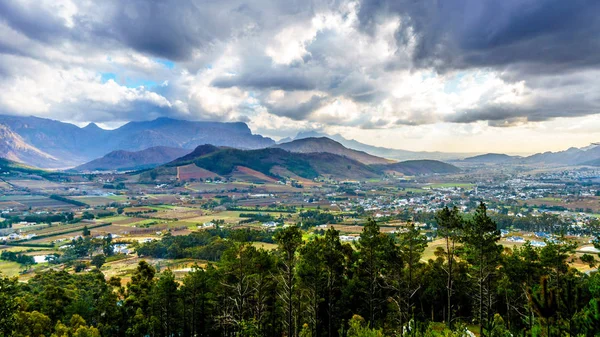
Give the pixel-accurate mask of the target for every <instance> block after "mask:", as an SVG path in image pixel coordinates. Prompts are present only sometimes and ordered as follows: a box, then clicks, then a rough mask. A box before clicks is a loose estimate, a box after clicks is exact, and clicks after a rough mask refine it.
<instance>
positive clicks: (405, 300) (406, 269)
mask: <svg viewBox="0 0 600 337" xmlns="http://www.w3.org/2000/svg"><path fill="white" fill-rule="evenodd" d="M406 228H407V230H406V232H403V233H401V234H400V235H399V236H398V238H397V241H398V242H397V247H398V250H399V251H398V253H399V256H397V257H396V259H398V260H399V261H401V265H399V266H397V267H399V268H398V270H397V272H399V275H398V276H399V277H397V278H396V279H395V280H393V281H392V282H391V283H388V284H391V285H392V289H393V290H394V291H393V294H392V296H391V297H392V298H393V301H394V303H396V305H397V307H398V310H399V313H400V328H401V329H402V328H403V326H404V324H403V323H404V322H408V321H409V320H410V319H412V318H414V312H413V309H414V305H413V297H415V295H416V294H417V291H418V290H419V289H420V288H421V282H420V281H419V277H418V275H417V274H418V270H419V269H420V268H421V267H422V266H421V263H420V260H421V256H422V255H423V251H424V250H425V247H427V238H426V237H425V236H424V235H422V234H421V232H420V230H419V229H418V228H417V227H415V225H414V223H413V222H412V221H409V222H408V224H407V226H406ZM395 267H396V266H395ZM390 269H392V268H390Z"/></svg>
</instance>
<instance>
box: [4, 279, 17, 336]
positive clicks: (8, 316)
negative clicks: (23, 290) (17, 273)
mask: <svg viewBox="0 0 600 337" xmlns="http://www.w3.org/2000/svg"><path fill="white" fill-rule="evenodd" d="M17 286H18V283H17V279H16V278H8V277H4V276H2V274H1V273H0V336H9V335H10V334H11V332H12V331H13V329H14V325H15V317H14V314H15V312H16V310H17V299H16V294H17Z"/></svg>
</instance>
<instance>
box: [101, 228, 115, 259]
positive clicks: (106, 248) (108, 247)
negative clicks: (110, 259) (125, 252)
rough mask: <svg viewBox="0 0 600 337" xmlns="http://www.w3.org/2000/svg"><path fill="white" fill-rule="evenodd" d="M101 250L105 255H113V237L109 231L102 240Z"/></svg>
mask: <svg viewBox="0 0 600 337" xmlns="http://www.w3.org/2000/svg"><path fill="white" fill-rule="evenodd" d="M102 252H103V253H104V255H106V256H113V254H114V253H115V245H114V244H113V237H112V234H110V233H108V234H107V235H106V236H105V237H104V239H103V240H102Z"/></svg>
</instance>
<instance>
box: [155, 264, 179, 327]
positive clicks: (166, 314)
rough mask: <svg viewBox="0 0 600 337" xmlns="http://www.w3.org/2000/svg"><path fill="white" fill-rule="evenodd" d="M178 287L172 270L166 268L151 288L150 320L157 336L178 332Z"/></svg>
mask: <svg viewBox="0 0 600 337" xmlns="http://www.w3.org/2000/svg"><path fill="white" fill-rule="evenodd" d="M178 287H179V284H178V283H177V282H176V281H175V275H174V274H173V272H171V271H170V270H166V271H164V272H162V273H161V274H160V276H159V277H158V279H157V280H156V284H155V285H154V287H153V288H152V296H151V307H152V312H153V320H152V321H153V323H154V326H155V331H156V333H157V335H158V336H164V337H169V336H176V335H178V334H179V333H178V326H179V324H178V323H179V315H178V307H177V305H178V298H179V292H178V289H177V288H178Z"/></svg>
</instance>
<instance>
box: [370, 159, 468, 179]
mask: <svg viewBox="0 0 600 337" xmlns="http://www.w3.org/2000/svg"><path fill="white" fill-rule="evenodd" d="M376 167H377V168H378V169H380V170H382V171H393V172H398V173H402V174H404V175H411V176H412V175H424V174H449V173H457V172H460V169H459V168H458V167H456V166H454V165H450V164H447V163H444V162H441V161H437V160H407V161H403V162H399V163H393V164H388V165H377V166H376Z"/></svg>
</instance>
